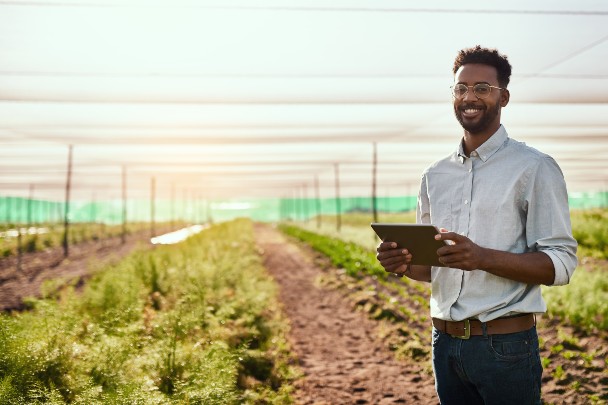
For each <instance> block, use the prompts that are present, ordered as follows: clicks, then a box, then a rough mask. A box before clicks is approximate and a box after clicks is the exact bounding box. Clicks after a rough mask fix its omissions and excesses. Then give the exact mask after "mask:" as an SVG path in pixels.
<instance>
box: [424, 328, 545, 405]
mask: <svg viewBox="0 0 608 405" xmlns="http://www.w3.org/2000/svg"><path fill="white" fill-rule="evenodd" d="M433 371H434V372H435V389H436V390H437V395H438V396H439V401H440V402H441V404H443V405H453V404H463V405H473V404H491V405H497V404H508V405H513V404H517V405H523V404H540V403H541V401H540V381H541V375H542V372H543V370H542V365H541V363H540V353H539V348H538V335H537V333H536V327H532V328H531V329H529V330H527V331H523V332H517V333H509V334H504V335H485V336H471V337H470V339H468V340H463V339H458V338H455V337H452V336H451V335H448V334H447V333H444V332H441V331H439V330H437V329H435V328H433Z"/></svg>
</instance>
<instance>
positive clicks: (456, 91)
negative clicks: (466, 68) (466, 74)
mask: <svg viewBox="0 0 608 405" xmlns="http://www.w3.org/2000/svg"><path fill="white" fill-rule="evenodd" d="M468 89H469V88H468V87H467V86H465V85H464V84H455V85H454V86H452V94H453V95H454V97H456V98H463V97H464V95H465V94H467V90H468Z"/></svg>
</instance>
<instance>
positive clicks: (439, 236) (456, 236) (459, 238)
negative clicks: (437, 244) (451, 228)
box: [435, 232, 467, 243]
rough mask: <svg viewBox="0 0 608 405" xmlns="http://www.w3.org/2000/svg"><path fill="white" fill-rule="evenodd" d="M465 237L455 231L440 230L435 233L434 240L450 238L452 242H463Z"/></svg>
mask: <svg viewBox="0 0 608 405" xmlns="http://www.w3.org/2000/svg"><path fill="white" fill-rule="evenodd" d="M466 239H467V238H466V237H465V236H462V235H459V234H457V233H456V232H442V233H438V234H437V235H435V240H451V241H452V242H454V243H460V242H464V241H465V240H466Z"/></svg>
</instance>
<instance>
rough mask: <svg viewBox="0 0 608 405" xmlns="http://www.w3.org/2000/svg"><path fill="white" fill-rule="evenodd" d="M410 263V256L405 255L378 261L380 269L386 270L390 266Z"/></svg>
mask: <svg viewBox="0 0 608 405" xmlns="http://www.w3.org/2000/svg"><path fill="white" fill-rule="evenodd" d="M411 261H412V255H405V256H394V257H389V258H386V259H383V260H380V264H381V265H382V267H384V268H386V267H387V266H392V265H395V264H397V265H402V264H405V265H407V264H409V263H410V262H411Z"/></svg>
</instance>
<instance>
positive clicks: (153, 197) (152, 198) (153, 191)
mask: <svg viewBox="0 0 608 405" xmlns="http://www.w3.org/2000/svg"><path fill="white" fill-rule="evenodd" d="M155 204H156V179H155V178H154V177H152V179H151V181H150V238H153V237H155V236H156V230H155V229H154V228H155V223H154V220H155V215H154V214H155V213H154V210H155V209H156V207H155Z"/></svg>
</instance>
